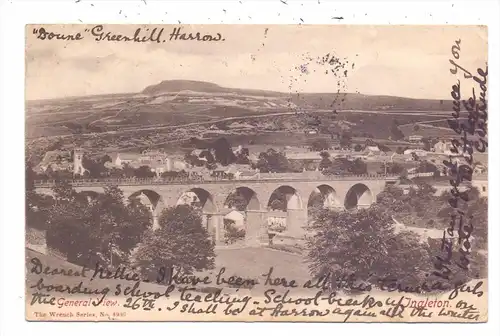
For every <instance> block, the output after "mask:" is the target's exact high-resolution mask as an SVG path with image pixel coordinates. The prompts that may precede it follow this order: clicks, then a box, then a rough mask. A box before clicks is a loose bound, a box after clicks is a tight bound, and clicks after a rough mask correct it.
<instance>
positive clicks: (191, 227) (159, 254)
mask: <svg viewBox="0 0 500 336" xmlns="http://www.w3.org/2000/svg"><path fill="white" fill-rule="evenodd" d="M201 216H202V215H201V212H200V211H199V210H197V209H195V208H193V207H191V206H189V205H178V206H175V207H171V208H168V209H165V210H164V211H163V212H162V214H161V216H160V218H159V225H160V227H159V229H157V230H155V231H154V232H153V231H149V232H147V233H146V235H145V237H144V239H143V241H142V242H141V243H140V244H139V245H138V248H137V251H136V253H134V256H133V262H132V265H133V266H134V267H137V268H138V269H139V270H140V272H141V274H142V275H143V276H144V278H146V279H151V280H153V279H157V275H158V272H159V271H160V272H161V271H162V270H163V271H164V272H166V271H168V269H175V270H179V271H181V272H182V273H184V274H186V273H187V274H190V273H193V272H194V271H202V270H206V269H213V268H214V265H215V253H214V243H213V242H212V241H211V239H210V236H209V234H208V232H207V231H206V230H205V228H204V227H203V225H202V217H201ZM164 274H165V273H164Z"/></svg>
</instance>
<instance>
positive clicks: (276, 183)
mask: <svg viewBox="0 0 500 336" xmlns="http://www.w3.org/2000/svg"><path fill="white" fill-rule="evenodd" d="M293 175H295V176H293ZM397 179H398V178H397V177H396V176H385V175H384V176H380V175H358V176H356V175H352V176H331V177H328V176H324V175H322V174H317V175H314V176H311V175H308V176H304V175H303V174H268V176H264V177H262V176H260V177H259V178H254V179H249V180H215V179H214V180H198V181H196V180H183V181H175V180H168V181H167V180H155V179H107V180H73V181H71V183H72V185H73V187H74V188H75V190H76V191H78V192H83V193H86V194H88V195H89V196H92V195H95V194H96V193H102V192H103V190H104V189H103V188H104V186H105V185H107V184H114V185H117V186H118V187H119V188H120V189H121V190H122V191H123V193H124V196H125V197H126V198H130V197H140V199H141V201H142V202H143V203H145V205H147V206H148V207H149V209H150V211H151V212H152V215H153V228H156V227H158V217H159V215H160V213H161V211H162V210H163V209H165V208H167V207H171V206H175V205H177V204H180V203H182V202H184V201H183V199H185V198H186V196H188V197H189V195H195V196H196V198H197V201H198V204H200V206H201V207H202V211H203V217H204V221H205V225H206V228H207V230H208V231H209V232H210V233H211V234H212V236H214V237H215V240H216V242H220V241H221V239H222V228H223V218H224V215H225V214H227V213H228V211H229V210H230V209H228V208H229V207H228V205H227V201H228V196H229V195H230V194H231V193H234V192H237V193H240V194H241V195H243V196H244V197H245V199H246V201H247V206H246V209H245V211H244V218H245V231H246V236H245V239H246V244H247V245H250V246H255V245H259V244H260V243H261V242H263V241H264V240H265V239H267V238H268V237H267V225H268V224H267V218H268V215H269V214H270V213H271V210H270V203H271V201H272V198H273V194H275V193H276V192H280V193H281V194H285V195H286V214H285V213H283V216H286V230H285V232H284V234H286V235H287V236H290V237H296V238H301V237H303V236H304V233H305V230H304V228H305V227H306V226H307V223H308V220H307V215H308V214H307V209H308V203H309V200H310V199H311V196H312V195H313V194H314V193H321V194H322V196H323V199H324V200H325V201H324V204H323V205H324V206H326V207H330V208H338V209H353V208H363V207H369V206H370V205H371V204H372V203H374V202H375V200H376V196H377V194H379V193H380V192H381V191H382V190H383V189H384V188H385V186H386V184H389V183H395V182H396V181H397ZM52 185H53V182H50V181H45V182H42V181H36V182H35V186H36V190H37V191H38V192H40V193H46V194H51V193H52V189H51V187H52Z"/></svg>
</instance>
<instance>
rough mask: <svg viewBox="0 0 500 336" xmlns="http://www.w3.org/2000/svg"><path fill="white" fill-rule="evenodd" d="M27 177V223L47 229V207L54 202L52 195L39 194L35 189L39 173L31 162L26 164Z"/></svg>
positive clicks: (33, 226)
mask: <svg viewBox="0 0 500 336" xmlns="http://www.w3.org/2000/svg"><path fill="white" fill-rule="evenodd" d="M25 177H26V185H25V187H26V203H25V214H26V225H27V226H28V227H32V228H35V229H38V230H45V229H46V222H47V208H49V207H50V205H51V204H52V201H53V199H52V197H50V196H47V195H42V194H38V193H37V192H36V191H35V179H36V177H37V174H36V173H35V172H34V171H33V168H32V165H31V162H29V161H27V162H26V164H25Z"/></svg>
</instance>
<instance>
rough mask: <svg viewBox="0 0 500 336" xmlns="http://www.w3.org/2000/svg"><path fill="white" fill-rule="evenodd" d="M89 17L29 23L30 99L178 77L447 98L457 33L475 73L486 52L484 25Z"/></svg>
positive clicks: (128, 88) (463, 61)
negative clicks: (157, 37) (329, 60)
mask: <svg viewBox="0 0 500 336" xmlns="http://www.w3.org/2000/svg"><path fill="white" fill-rule="evenodd" d="M40 27H43V28H44V29H45V30H46V31H47V32H54V33H59V34H76V33H78V32H80V33H82V36H83V37H84V38H83V39H82V40H79V41H65V40H54V39H52V40H48V39H45V40H41V39H37V35H36V34H33V29H35V28H40ZM93 27H94V25H28V26H27V28H26V29H27V30H26V99H28V100H34V99H47V98H59V97H67V96H84V95H93V94H108V93H125V92H140V91H142V90H143V89H144V88H145V87H146V86H148V85H153V84H157V83H159V82H161V81H163V80H174V79H175V80H178V79H186V80H199V81H208V82H212V83H215V84H218V85H221V86H225V87H234V88H247V89H263V90H273V91H282V92H290V91H293V92H336V90H337V84H338V83H339V81H342V86H341V87H342V90H343V91H345V92H359V93H363V94H377V95H390V96H401V97H410V98H428V99H449V97H450V89H451V86H452V85H453V84H454V83H455V82H456V79H457V76H455V75H452V74H450V72H449V68H450V63H449V60H450V59H451V58H453V55H452V50H451V48H452V46H453V45H454V44H455V41H456V40H458V39H460V52H459V53H460V56H459V57H460V58H459V60H457V61H456V62H457V64H459V65H460V66H462V67H463V68H465V69H467V70H469V71H470V72H471V73H474V74H475V73H476V69H477V68H478V67H482V68H484V67H485V64H486V62H487V28H486V27H484V26H397V25H391V26H368V25H150V26H145V25H105V26H104V27H103V32H110V33H112V34H123V35H130V36H132V35H133V33H134V31H135V30H136V29H137V28H141V29H143V30H144V29H146V28H149V29H153V28H158V29H161V28H164V32H163V34H162V39H165V40H166V42H165V43H156V42H148V43H134V42H110V41H95V38H94V36H92V34H91V33H90V31H91V29H92V28H93ZM174 28H181V33H184V32H185V33H190V32H191V33H196V32H200V33H201V34H202V35H204V34H211V35H216V34H217V33H220V34H221V35H222V37H223V38H224V41H218V42H213V41H212V42H202V41H179V40H177V41H169V34H170V33H171V32H172V31H173V29H174ZM85 29H88V30H89V31H88V32H85ZM326 54H330V55H335V56H336V57H339V58H340V59H341V60H342V62H348V65H349V66H347V67H346V69H348V72H347V76H345V77H344V75H343V74H342V75H340V74H337V75H333V74H332V73H331V72H330V73H328V74H327V73H326V71H327V70H329V68H331V67H328V66H327V65H321V64H317V63H316V62H315V60H317V59H320V58H321V57H323V56H324V55H326ZM353 64H354V66H353ZM339 76H340V77H339ZM461 78H462V79H463V77H461ZM467 81H469V82H470V81H471V80H462V82H463V83H462V84H463V85H462V87H464V86H465V87H466V85H467ZM471 85H472V83H471ZM463 90H464V89H463Z"/></svg>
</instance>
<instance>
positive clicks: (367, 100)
mask: <svg viewBox="0 0 500 336" xmlns="http://www.w3.org/2000/svg"><path fill="white" fill-rule="evenodd" d="M183 91H184V92H185V93H192V94H195V93H211V94H215V95H217V94H222V95H231V94H233V95H239V96H263V97H275V98H281V99H286V100H287V101H288V102H289V103H290V104H293V105H295V106H296V107H298V108H304V109H307V108H319V109H331V108H332V107H333V108H336V109H339V110H368V111H375V110H403V111H405V110H412V111H449V110H450V105H449V104H448V103H451V101H446V100H437V99H413V98H405V97H394V96H384V95H365V94H360V93H332V92H323V93H300V94H297V93H286V92H276V91H267V90H250V89H240V88H227V87H222V86H219V85H217V84H214V83H210V82H203V81H190V80H164V81H162V82H160V83H158V84H155V85H150V86H148V87H146V88H145V89H144V90H143V91H142V92H141V93H142V94H144V95H152V96H161V95H166V94H172V93H179V92H183ZM186 91H187V92H186ZM334 105H335V106H334Z"/></svg>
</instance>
